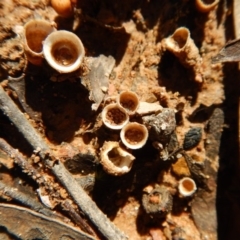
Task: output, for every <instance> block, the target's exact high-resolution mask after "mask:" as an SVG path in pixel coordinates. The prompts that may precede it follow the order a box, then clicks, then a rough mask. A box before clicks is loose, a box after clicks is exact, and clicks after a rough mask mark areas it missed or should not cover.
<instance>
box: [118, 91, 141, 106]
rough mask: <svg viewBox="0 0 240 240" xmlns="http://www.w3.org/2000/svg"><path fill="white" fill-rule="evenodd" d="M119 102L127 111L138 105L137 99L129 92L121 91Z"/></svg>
mask: <svg viewBox="0 0 240 240" xmlns="http://www.w3.org/2000/svg"><path fill="white" fill-rule="evenodd" d="M119 102H120V104H121V106H122V107H123V108H125V109H126V110H128V111H135V110H136V108H137V105H138V99H137V98H136V96H134V95H130V93H128V92H126V93H122V94H121V95H120V101H119Z"/></svg>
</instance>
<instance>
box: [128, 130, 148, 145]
mask: <svg viewBox="0 0 240 240" xmlns="http://www.w3.org/2000/svg"><path fill="white" fill-rule="evenodd" d="M143 138H144V133H143V131H142V130H141V129H140V128H134V127H132V128H130V129H128V130H126V132H125V139H126V141H127V142H128V143H130V144H132V145H135V144H138V143H139V142H141V141H142V140H143Z"/></svg>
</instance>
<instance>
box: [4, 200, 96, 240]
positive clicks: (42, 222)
mask: <svg viewBox="0 0 240 240" xmlns="http://www.w3.org/2000/svg"><path fill="white" fill-rule="evenodd" d="M0 212H1V218H0V225H1V226H5V227H6V228H7V230H8V232H9V233H11V234H13V235H15V236H16V237H20V238H21V239H49V240H51V239H52V240H53V239H83V240H85V239H86V240H87V239H89V240H93V239H94V238H93V237H91V236H90V235H88V234H86V233H84V232H81V231H79V230H77V229H75V228H73V227H71V226H69V225H67V224H65V223H63V222H61V221H58V220H56V219H52V218H49V217H46V216H44V215H42V214H40V213H36V212H34V211H32V210H29V209H27V208H23V207H18V206H15V205H11V204H3V203H1V204H0ZM19 223H20V224H19Z"/></svg>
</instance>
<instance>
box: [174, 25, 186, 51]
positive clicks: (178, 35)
mask: <svg viewBox="0 0 240 240" xmlns="http://www.w3.org/2000/svg"><path fill="white" fill-rule="evenodd" d="M188 35H189V33H188V31H187V30H186V29H184V28H181V29H178V30H177V31H176V32H175V33H174V34H173V40H174V41H175V44H176V45H177V46H178V47H179V48H183V47H184V46H185V44H186V42H187V39H188Z"/></svg>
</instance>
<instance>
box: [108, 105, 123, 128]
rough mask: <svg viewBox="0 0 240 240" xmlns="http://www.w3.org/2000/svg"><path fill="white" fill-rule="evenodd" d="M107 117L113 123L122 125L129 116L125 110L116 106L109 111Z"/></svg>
mask: <svg viewBox="0 0 240 240" xmlns="http://www.w3.org/2000/svg"><path fill="white" fill-rule="evenodd" d="M106 119H107V121H108V122H109V123H110V124H111V125H120V124H122V123H123V122H124V121H125V120H126V119H127V117H126V114H125V113H124V112H122V111H121V110H120V109H119V108H117V107H115V108H111V109H109V110H108V111H107V114H106Z"/></svg>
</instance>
